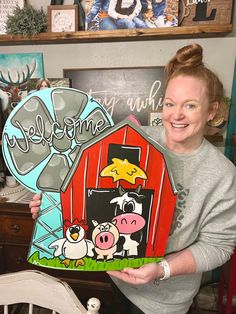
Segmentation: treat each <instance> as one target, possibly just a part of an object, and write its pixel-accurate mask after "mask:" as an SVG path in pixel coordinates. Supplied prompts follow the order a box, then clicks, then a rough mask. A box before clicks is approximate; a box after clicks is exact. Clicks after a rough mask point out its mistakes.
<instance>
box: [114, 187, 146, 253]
mask: <svg viewBox="0 0 236 314" xmlns="http://www.w3.org/2000/svg"><path fill="white" fill-rule="evenodd" d="M118 190H119V194H120V196H118V197H115V198H113V199H112V200H111V201H110V203H111V204H112V203H115V204H116V208H115V217H114V218H113V220H112V222H113V223H115V224H116V226H117V228H118V230H119V232H120V239H121V238H123V241H122V242H123V244H122V249H121V251H120V252H119V253H118V252H117V253H116V255H115V257H116V258H123V257H124V256H125V254H126V255H127V257H128V258H135V257H137V256H138V246H139V244H140V242H141V241H142V236H143V235H142V231H141V230H142V229H143V227H144V226H145V219H144V218H143V217H142V211H143V205H142V201H141V200H142V199H143V198H144V197H145V196H144V195H141V194H139V193H140V190H141V186H138V188H137V189H136V190H135V191H134V192H132V191H129V192H126V191H125V190H124V189H123V188H122V187H121V186H119V189H118Z"/></svg>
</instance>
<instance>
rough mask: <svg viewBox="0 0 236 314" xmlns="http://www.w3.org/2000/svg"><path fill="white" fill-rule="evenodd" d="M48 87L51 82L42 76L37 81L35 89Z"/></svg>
mask: <svg viewBox="0 0 236 314" xmlns="http://www.w3.org/2000/svg"><path fill="white" fill-rule="evenodd" d="M49 87H51V83H50V81H49V80H48V79H46V78H44V79H40V80H38V81H37V84H36V90H42V89H45V88H49Z"/></svg>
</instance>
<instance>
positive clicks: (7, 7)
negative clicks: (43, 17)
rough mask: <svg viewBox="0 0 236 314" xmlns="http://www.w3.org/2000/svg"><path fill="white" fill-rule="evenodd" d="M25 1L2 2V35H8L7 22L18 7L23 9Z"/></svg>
mask: <svg viewBox="0 0 236 314" xmlns="http://www.w3.org/2000/svg"><path fill="white" fill-rule="evenodd" d="M24 6H25V0H14V1H0V13H1V14H0V35H2V34H6V21H7V18H8V15H13V12H14V10H15V9H16V7H19V8H20V9H23V7H24Z"/></svg>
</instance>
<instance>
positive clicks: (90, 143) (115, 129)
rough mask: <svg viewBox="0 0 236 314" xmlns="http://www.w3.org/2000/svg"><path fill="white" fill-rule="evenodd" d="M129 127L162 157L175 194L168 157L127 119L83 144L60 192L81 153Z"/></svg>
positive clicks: (74, 168)
mask: <svg viewBox="0 0 236 314" xmlns="http://www.w3.org/2000/svg"><path fill="white" fill-rule="evenodd" d="M127 126H128V127H130V128H132V129H133V130H134V131H136V132H137V133H138V134H139V135H140V136H142V137H143V138H144V139H145V140H146V141H147V142H148V143H149V144H151V145H152V146H153V147H154V148H155V149H156V150H157V151H158V152H159V153H161V154H162V155H163V158H164V160H165V164H166V167H167V171H168V175H169V179H170V183H171V186H172V189H173V193H174V194H176V193H177V190H176V188H175V184H174V180H173V177H172V173H171V170H170V166H169V161H168V156H167V154H166V149H165V148H164V147H163V146H161V145H160V144H159V143H158V142H156V141H154V140H153V139H152V138H151V137H149V135H148V134H147V133H145V132H144V131H143V130H142V129H141V128H140V127H139V126H137V125H136V124H134V123H133V122H131V121H130V120H129V119H125V120H123V121H122V122H120V123H118V124H116V125H114V126H112V127H110V128H109V129H108V130H106V131H104V132H102V133H101V134H99V135H97V136H95V137H93V138H92V139H91V140H89V141H87V142H86V143H84V144H83V145H82V146H81V148H80V150H79V152H78V155H77V156H76V158H75V160H74V163H73V165H72V167H71V168H70V171H69V172H68V174H67V176H66V178H65V180H64V182H63V185H62V187H61V190H62V192H65V191H66V190H67V187H68V185H69V184H70V182H71V180H72V178H73V175H74V173H75V171H76V169H77V166H78V164H79V163H80V160H81V157H82V155H83V152H84V151H85V150H87V149H88V148H90V147H92V146H93V145H95V144H96V143H98V142H100V141H102V140H103V139H105V138H107V137H109V136H110V135H113V134H114V133H115V132H118V131H119V130H120V129H122V128H125V127H127Z"/></svg>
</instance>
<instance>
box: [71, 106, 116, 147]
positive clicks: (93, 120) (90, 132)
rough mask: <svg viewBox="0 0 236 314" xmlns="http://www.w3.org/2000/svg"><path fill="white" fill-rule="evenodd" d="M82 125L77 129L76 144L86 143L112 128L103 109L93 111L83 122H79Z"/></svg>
mask: <svg viewBox="0 0 236 314" xmlns="http://www.w3.org/2000/svg"><path fill="white" fill-rule="evenodd" d="M78 123H79V124H80V125H79V127H77V128H76V134H75V135H76V138H75V140H76V142H77V143H84V142H87V141H88V140H90V139H91V138H93V137H94V136H96V135H99V134H100V133H101V132H102V131H104V130H105V129H107V128H109V127H110V126H111V124H110V122H109V121H108V118H107V117H106V115H105V114H104V112H103V110H102V109H101V108H99V107H98V108H95V109H94V110H92V111H91V112H90V113H89V115H88V116H87V117H86V119H84V120H83V122H81V121H79V122H78Z"/></svg>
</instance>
